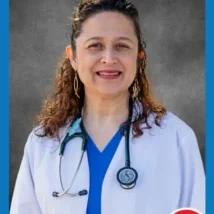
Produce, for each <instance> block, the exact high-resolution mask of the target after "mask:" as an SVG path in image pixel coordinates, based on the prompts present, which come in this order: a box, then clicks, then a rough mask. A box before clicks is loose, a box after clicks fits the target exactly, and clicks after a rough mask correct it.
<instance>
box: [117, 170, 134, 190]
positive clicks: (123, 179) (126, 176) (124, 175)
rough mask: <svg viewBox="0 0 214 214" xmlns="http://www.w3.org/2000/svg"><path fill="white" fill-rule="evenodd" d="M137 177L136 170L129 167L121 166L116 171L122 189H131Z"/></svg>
mask: <svg viewBox="0 0 214 214" xmlns="http://www.w3.org/2000/svg"><path fill="white" fill-rule="evenodd" d="M137 178H138V174H137V171H136V170H135V169H134V168H131V167H123V168H121V169H120V170H119V171H118V173H117V180H118V182H119V183H120V186H121V187H122V188H124V189H132V188H133V187H134V186H135V185H136V181H137Z"/></svg>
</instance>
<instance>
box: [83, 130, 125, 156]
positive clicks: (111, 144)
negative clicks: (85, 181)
mask: <svg viewBox="0 0 214 214" xmlns="http://www.w3.org/2000/svg"><path fill="white" fill-rule="evenodd" d="M87 138H88V145H87V147H88V149H90V150H92V152H93V153H94V155H96V156H100V157H101V156H105V154H106V153H108V151H109V150H110V151H114V152H115V151H116V149H117V146H118V144H119V142H120V140H121V138H122V133H121V128H119V129H118V131H117V132H116V133H115V134H114V135H113V137H112V138H111V140H110V141H109V142H108V143H107V145H106V146H105V148H104V149H103V150H102V151H100V150H99V149H98V148H97V146H96V144H95V143H94V141H93V140H92V138H91V137H90V135H89V134H88V133H87ZM114 152H113V154H114Z"/></svg>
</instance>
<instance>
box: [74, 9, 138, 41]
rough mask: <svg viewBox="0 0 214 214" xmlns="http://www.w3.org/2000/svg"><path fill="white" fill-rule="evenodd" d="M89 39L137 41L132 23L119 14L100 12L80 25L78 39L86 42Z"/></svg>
mask: <svg viewBox="0 0 214 214" xmlns="http://www.w3.org/2000/svg"><path fill="white" fill-rule="evenodd" d="M90 37H103V38H115V37H129V38H130V39H132V40H137V37H136V34H135V31H134V24H133V22H132V21H131V20H130V19H129V18H128V17H126V16H125V15H123V14H121V13H119V12H100V13H98V14H96V15H94V16H92V17H90V18H88V19H87V20H86V21H85V22H84V23H83V25H82V32H81V34H80V36H79V38H78V39H79V40H86V39H88V38H90Z"/></svg>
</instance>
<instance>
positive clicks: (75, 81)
mask: <svg viewBox="0 0 214 214" xmlns="http://www.w3.org/2000/svg"><path fill="white" fill-rule="evenodd" d="M78 88H79V81H78V78H77V72H76V71H75V77H74V92H75V95H76V96H77V97H78V98H80V96H79V95H78Z"/></svg>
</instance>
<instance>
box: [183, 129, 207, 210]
mask: <svg viewBox="0 0 214 214" xmlns="http://www.w3.org/2000/svg"><path fill="white" fill-rule="evenodd" d="M179 152H180V160H181V161H180V163H181V171H182V173H181V176H182V178H181V179H182V186H181V198H180V208H182V207H189V208H193V209H196V210H198V211H200V212H201V213H202V214H205V201H206V200H205V173H204V167H203V163H202V159H201V154H200V151H199V147H198V142H197V139H196V136H195V133H194V132H193V130H192V129H188V130H187V131H186V132H185V133H183V137H182V140H181V142H180V145H179Z"/></svg>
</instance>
